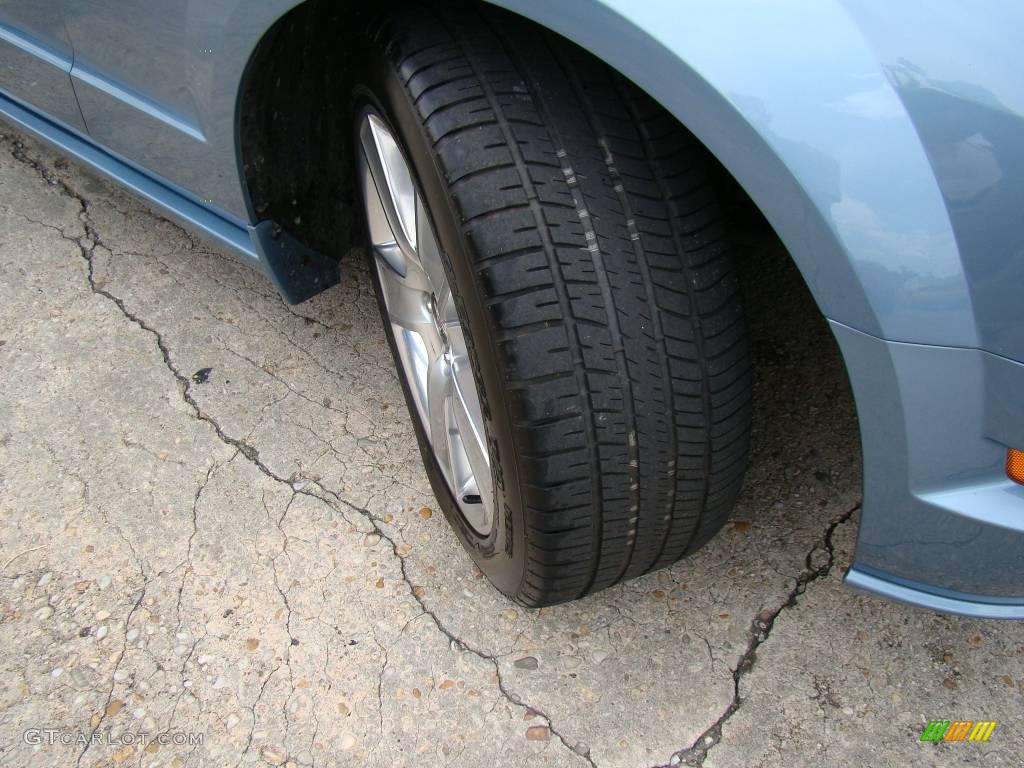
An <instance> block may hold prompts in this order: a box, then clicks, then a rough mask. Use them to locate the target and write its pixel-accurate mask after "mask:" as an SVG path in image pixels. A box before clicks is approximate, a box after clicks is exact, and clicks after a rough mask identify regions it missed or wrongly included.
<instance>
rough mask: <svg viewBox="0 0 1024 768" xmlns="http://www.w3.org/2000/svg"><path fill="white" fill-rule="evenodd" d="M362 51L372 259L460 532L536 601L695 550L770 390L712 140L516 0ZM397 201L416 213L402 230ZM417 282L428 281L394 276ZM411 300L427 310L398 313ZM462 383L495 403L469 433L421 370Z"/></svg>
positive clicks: (725, 496) (726, 495)
mask: <svg viewBox="0 0 1024 768" xmlns="http://www.w3.org/2000/svg"><path fill="white" fill-rule="evenodd" d="M355 59H356V60H358V61H359V62H361V63H360V65H359V72H358V73H357V80H356V82H357V85H356V87H355V89H354V98H353V113H354V115H355V136H356V154H357V159H358V161H359V163H360V168H361V179H362V182H361V185H360V187H361V190H362V193H363V197H364V202H365V207H366V211H367V217H368V219H369V220H368V222H367V229H368V231H369V233H370V235H371V241H372V242H371V247H370V248H369V250H370V253H371V256H370V260H371V273H372V274H373V278H374V281H375V285H376V288H377V292H378V296H379V297H380V306H381V311H382V316H383V317H384V320H385V327H386V329H387V336H388V340H389V343H390V345H391V347H392V351H393V352H394V353H395V357H396V361H397V365H398V369H399V373H400V376H399V378H400V379H401V381H402V386H403V389H404V392H405V396H406V399H407V401H408V403H409V408H410V412H411V413H412V416H413V422H414V426H415V431H416V435H417V439H418V441H419V445H420V448H421V452H422V455H423V458H424V462H425V466H426V469H427V474H428V476H429V479H430V481H431V485H432V488H433V490H434V493H435V495H436V496H437V498H438V501H439V504H440V506H441V508H442V509H443V510H444V512H445V514H446V516H447V518H448V520H449V521H450V523H451V525H452V527H453V528H454V530H455V531H456V533H457V534H458V536H459V538H460V540H461V541H462V543H463V545H464V546H465V547H466V549H467V550H468V551H469V552H470V554H471V555H472V557H473V559H474V560H475V562H476V563H477V565H478V566H479V567H480V568H481V570H482V571H483V572H484V573H485V574H486V575H487V576H488V578H489V579H490V580H491V581H492V582H493V583H494V585H495V586H496V587H497V588H498V589H499V590H501V591H502V592H503V593H505V594H506V595H508V596H509V597H511V598H513V599H514V600H516V601H518V602H519V603H522V604H524V605H527V606H543V605H550V604H553V603H558V602H562V601H566V600H571V599H574V598H578V597H581V596H583V595H586V594H588V593H591V592H594V591H596V590H599V589H603V588H605V587H609V586H611V585H613V584H616V583H618V582H620V581H622V580H624V579H629V578H632V577H636V576H639V575H641V574H644V573H647V572H649V571H651V570H653V569H657V568H660V567H663V566H666V565H669V564H671V563H673V562H675V561H676V560H678V559H679V558H681V557H683V556H684V555H687V554H689V553H692V552H693V551H695V550H696V549H698V548H699V547H700V546H702V545H703V544H704V543H705V542H707V541H708V540H709V539H710V538H711V537H712V536H713V535H714V534H715V533H716V532H717V531H718V530H719V528H721V526H722V525H723V524H724V522H725V520H726V518H727V517H728V515H729V513H730V511H731V509H732V507H733V504H734V502H735V499H736V497H737V494H738V493H739V490H740V486H741V482H742V477H743V473H744V470H745V468H746V464H747V451H748V434H749V426H750V412H751V373H750V364H749V356H748V347H747V341H746V334H745V330H744V327H743V321H742V314H741V307H740V300H739V296H738V290H737V284H736V279H735V275H734V271H733V266H732V261H731V257H730V253H729V248H728V242H727V239H726V236H725V232H724V228H723V221H722V214H721V212H720V209H719V206H718V204H717V202H716V198H715V192H714V184H713V173H712V164H713V161H712V160H710V158H709V157H708V155H707V153H706V151H705V150H704V149H703V147H702V146H701V145H700V144H699V143H698V142H697V141H696V140H695V139H694V137H693V136H692V135H690V134H689V133H688V132H687V131H686V130H685V129H683V128H682V127H681V126H680V125H679V124H678V123H677V122H676V121H675V120H674V119H673V118H672V117H671V116H670V115H669V114H668V113H667V112H665V110H663V109H662V108H661V107H659V106H658V105H657V104H656V103H655V102H653V101H652V100H651V99H650V98H648V97H647V96H645V95H644V94H643V93H641V92H639V91H638V89H637V88H635V87H634V86H632V85H631V84H630V83H629V82H627V81H626V80H624V79H623V78H621V77H620V76H618V75H617V74H615V73H613V72H612V71H611V70H609V69H608V68H607V67H606V66H604V65H603V64H602V63H600V62H598V61H597V60H596V59H594V58H593V57H591V56H590V55H588V54H587V53H585V52H584V51H582V50H581V49H579V48H577V47H575V46H573V45H572V44H569V43H567V42H566V41H564V40H562V39H560V38H557V37H555V36H553V35H550V34H547V33H542V32H540V31H539V30H538V29H537V28H536V27H533V26H531V25H530V24H529V23H527V22H524V21H522V20H519V19H518V18H517V17H514V16H512V15H511V14H507V13H505V12H499V11H493V12H492V11H489V10H473V9H470V8H463V7H456V6H453V5H447V6H440V5H439V6H438V7H436V8H435V7H431V6H413V7H409V8H403V9H402V11H401V12H400V13H395V14H392V15H391V16H389V17H388V18H386V19H380V20H378V21H376V22H374V23H373V24H372V25H370V29H369V30H368V31H367V32H366V34H365V37H364V39H363V42H362V44H361V49H360V50H359V51H358V52H357V54H356V56H355ZM368 126H369V127H368ZM368 131H369V133H370V134H372V135H371V137H370V139H371V140H370V141H369V143H367V132H368ZM375 132H376V133H375ZM374 136H376V138H374ZM388 137H390V138H388ZM381 142H383V143H384V144H386V145H387V146H386V147H384V148H383V149H382V147H381V145H380V143H381ZM391 143H393V144H394V146H391ZM375 152H376V153H377V157H376V158H374V157H373V155H374V153H375ZM396 152H397V154H396ZM381 153H383V155H382V154H381ZM381 157H384V160H381ZM386 162H393V163H395V168H392V169H391V170H388V169H387V168H385V167H384V164H385V163H386ZM401 162H404V164H405V166H406V170H405V171H402V170H401V169H400V168H398V165H399V164H400V163H401ZM371 166H372V167H371ZM374 168H375V169H376V173H375V172H374ZM382 169H383V170H382ZM396 169H397V170H396ZM389 174H390V175H389ZM399 176H401V177H402V178H401V179H399V180H398V181H396V179H397V177H399ZM406 176H408V178H405V177H406ZM399 182H400V183H399ZM389 185H392V186H395V185H397V186H396V188H395V189H392V188H390V187H389ZM403 185H404V186H403ZM380 187H383V190H382V189H379V188H380ZM403 189H404V190H405V191H404V192H403ZM409 189H412V190H413V193H412V194H413V196H414V201H413V202H410V199H409V197H408V190H409ZM375 194H376V195H377V196H378V197H377V198H374V197H373V195H375ZM403 195H405V197H403ZM389 197H391V198H392V199H391V200H390V202H387V198H389ZM382 201H383V202H382ZM410 206H411V207H410ZM399 209H403V210H405V211H406V213H407V216H406V218H409V215H408V211H410V210H412V211H414V212H415V215H414V216H412V218H414V219H415V221H416V223H415V224H412V225H411V229H410V232H406V233H405V235H403V234H401V232H402V227H403V226H404V227H406V228H407V229H409V228H410V224H409V222H406V223H405V224H403V220H402V215H401V212H400V210H399ZM389 212H390V214H389ZM382 215H383V216H384V218H385V219H387V221H386V222H385V223H386V224H388V226H391V227H392V228H393V231H392V232H391V234H390V235H388V234H387V232H386V231H383V230H381V226H383V225H382V223H381V222H382V221H383V219H381V216H382ZM389 215H390V218H388V216H389ZM374 217H376V223H375V221H374V220H373V219H374ZM375 226H376V230H377V233H376V237H374V232H373V230H374V227H375ZM420 228H423V229H422V232H421V231H420ZM428 230H429V231H428ZM382 231H383V234H381V233H382ZM396 231H397V232H398V234H396ZM413 231H415V240H416V242H417V244H418V247H419V248H420V249H421V250H423V251H424V254H425V253H426V251H427V250H430V254H431V255H430V258H431V259H439V261H438V262H437V263H434V266H433V267H430V268H428V267H422V266H417V267H415V269H414V268H413V267H409V266H408V265H409V264H413V262H417V263H418V262H419V261H422V262H423V264H426V263H427V256H426V255H423V254H418V255H416V256H414V257H413V256H410V255H409V254H405V255H403V254H402V253H401V251H402V245H403V242H404V245H405V247H406V249H407V250H408V249H409V242H408V241H409V240H411V239H413V236H412V234H410V233H411V232H413ZM424 233H426V234H424ZM406 235H408V237H406ZM389 236H390V237H391V240H393V241H395V242H390V241H388V237H389ZM429 236H433V238H434V245H433V246H430V245H429V243H428V240H429ZM399 241H403V242H399ZM395 247H397V248H398V250H397V251H395V250H394V248H395ZM389 249H391V250H389ZM413 250H415V249H413ZM435 250H436V253H434V251H435ZM403 259H404V260H405V261H403ZM396 262H397V263H400V267H401V264H405V265H406V266H405V267H401V268H398V267H396V266H395V263H396ZM438 263H439V264H441V265H442V267H443V270H441V268H440V267H438V266H437V264H438ZM402 268H404V269H406V270H407V273H406V275H405V276H404V277H403V276H402V275H401V274H400V272H401V269H402ZM409 270H412V271H409ZM420 272H422V273H423V274H426V273H427V272H431V273H432V274H434V277H433V278H430V279H427V278H424V277H423V274H420ZM414 273H415V274H414ZM417 275H418V276H417ZM431 279H432V280H435V281H436V283H437V285H442V284H444V286H445V288H444V290H448V289H450V291H451V297H450V300H451V303H450V304H449V303H448V302H447V300H442V298H440V297H439V296H437V295H436V292H432V291H433V288H432V287H431V286H433V285H434V283H432V282H431ZM402 281H406V282H407V283H410V284H415V285H414V289H415V290H420V292H421V293H422V297H420V298H417V297H416V295H414V294H412V298H411V299H410V298H409V297H408V296H407V295H406V294H401V295H399V294H398V293H395V291H398V290H399V289H397V288H394V285H393V284H395V283H396V282H397V283H401V282H402ZM417 286H418V287H417ZM405 288H408V286H405ZM405 288H403V289H402V290H405ZM388 291H392V293H391V294H389V293H388ZM389 296H391V298H390V299H389ZM395 296H398V298H394V297H395ZM389 301H390V302H391V305H392V306H391V309H389ZM421 301H422V303H423V304H424V305H425V308H424V307H420V306H419V304H418V302H421ZM442 303H444V305H445V308H444V310H443V311H442V310H439V309H438V307H439V306H440V305H441V304H442ZM406 304H408V305H409V306H412V307H413V309H412V310H406V309H402V312H405V314H406V315H409V316H414V317H413V319H412V320H409V319H408V318H399V322H396V318H395V306H401V307H405V306H406ZM431 323H433V329H431V328H430V324H431ZM446 324H447V325H446ZM410 326H413V327H412V328H410ZM417 328H418V329H420V330H416V329H417ZM424 328H425V329H426V330H423V329H424ZM446 328H447V329H448V330H446ZM451 329H454V331H452V330H451ZM421 331H422V333H421ZM451 333H458V334H461V336H460V337H459V344H460V345H461V346H459V349H458V350H457V352H456V351H453V350H455V347H456V343H455V341H453V337H452V335H451ZM410 334H411V336H410ZM417 334H419V335H421V336H423V338H421V339H419V340H417V339H416V338H415V336H416V335H417ZM431 334H438V336H437V338H433V337H432V338H433V341H431V340H429V339H427V340H426V341H424V339H425V338H426V336H429V335H431ZM438 339H441V340H440V341H438ZM417 345H419V346H417ZM446 345H447V346H446ZM421 347H422V348H424V349H428V351H429V350H433V352H430V353H429V354H428V355H427V357H430V359H431V360H434V359H436V358H437V355H438V354H444V355H447V357H446V358H445V361H446V362H444V363H443V364H444V365H448V366H449V369H448V370H449V375H450V378H451V380H452V381H454V382H455V383H454V384H451V385H449V387H448V389H444V388H442V387H441V386H440V385H437V386H434V385H429V382H428V386H426V387H425V388H424V386H421V385H422V382H421V381H420V379H419V378H417V376H419V375H420V374H419V373H416V371H417V370H419V369H415V370H414V368H410V367H409V366H410V365H413V364H412V363H410V362H409V361H410V360H412V359H419V358H417V355H418V354H419V352H418V351H417V350H419V349H420V348H421ZM438 349H444V350H447V351H444V352H443V353H442V352H438ZM452 361H457V362H452ZM421 362H422V361H421ZM417 364H418V363H417ZM427 366H428V368H429V370H428V372H427V374H426V375H427V377H428V379H429V380H430V381H433V380H434V379H431V378H430V377H431V376H433V377H434V378H437V375H435V374H434V373H431V371H434V370H435V369H436V366H435V364H434V363H433V362H430V361H428V362H427ZM432 366H433V367H432ZM410 371H412V373H410ZM451 371H456V372H455V373H451ZM438 380H439V379H438ZM460 381H461V382H462V384H463V391H464V390H465V384H466V382H467V381H468V382H471V384H472V385H473V386H474V387H475V396H476V401H475V402H476V403H477V405H478V411H477V418H478V419H479V420H480V423H481V424H482V429H480V430H479V434H477V431H476V428H474V429H473V430H469V431H468V432H467V433H466V434H469V435H470V438H466V437H465V436H463V437H459V436H458V435H457V434H456V432H457V431H458V430H457V429H455V431H452V429H454V428H452V429H449V427H450V425H451V424H454V425H455V427H456V428H457V427H459V425H462V426H465V424H470V423H471V422H472V418H469V417H467V416H466V414H468V413H470V410H471V409H470V407H469V406H468V405H466V404H465V403H462V404H461V405H460V404H458V403H456V404H455V405H450V406H449V405H447V404H446V405H445V406H444V408H440V407H437V408H435V405H436V399H435V400H434V401H431V400H430V398H429V397H428V398H427V402H428V404H427V405H426V406H423V397H422V392H420V390H424V391H430V390H431V386H434V389H433V390H432V391H435V392H438V393H440V392H449V393H450V392H452V391H457V390H459V387H458V383H459V382H460ZM418 392H420V395H418V394H417V393H418ZM438 397H440V395H438ZM451 397H452V398H456V399H457V396H454V395H451ZM418 398H419V399H418ZM445 402H446V403H448V401H447V400H446V401H445ZM432 403H433V404H432ZM460 409H461V410H460ZM442 412H443V413H444V414H447V416H444V418H442V419H441V420H440V421H435V422H432V419H433V418H434V416H433V415H434V414H435V413H442ZM460 412H461V413H462V414H463V416H462V419H461V421H460V420H459V413H460ZM452 414H455V415H454V416H452ZM445 419H448V420H449V421H446V420H445ZM444 424H449V427H445V426H442V425H444ZM478 426H479V425H478ZM446 429H447V430H448V431H447V432H446V431H445V430H446ZM432 434H436V435H438V436H439V437H438V440H437V441H432V439H431V435H432ZM442 436H444V437H443V439H442ZM474 436H475V437H478V438H479V442H478V443H474V445H475V446H476V447H473V446H472V445H471V443H473V439H474ZM460 441H461V442H460ZM438 442H445V448H444V451H447V453H443V452H440V453H439V450H438V449H437V448H436V445H435V443H438ZM459 445H461V446H462V449H463V452H464V454H465V456H467V457H470V459H472V456H471V454H473V452H474V451H477V453H476V454H475V455H476V458H477V461H476V464H475V465H473V466H474V467H476V469H475V470H473V471H472V472H471V476H472V477H471V480H472V482H469V483H468V484H467V483H463V482H462V480H461V479H458V480H456V479H453V478H462V477H463V475H464V474H465V473H463V475H460V474H459V470H458V466H459V463H458V457H457V456H456V454H457V450H456V449H457V448H458V446H459ZM453 446H455V448H453ZM481 446H482V448H481ZM441 453H443V455H441ZM453 456H454V457H455V458H453ZM484 460H486V464H484V463H483V461H484ZM446 461H448V463H449V464H450V465H451V466H449V467H448V468H447V469H446V466H445V462H446ZM469 464H470V465H472V464H473V462H472V460H470V462H469ZM452 467H455V468H454V469H453V468H452ZM481 468H485V469H481ZM471 469H472V467H471ZM488 473H489V475H490V476H489V477H486V475H487V474H488ZM460 483H461V485H460ZM456 485H458V486H459V488H460V489H461V488H463V487H468V488H470V489H473V488H475V489H477V494H476V495H474V494H473V493H472V492H469V493H467V494H466V495H465V496H463V497H460V496H459V494H460V493H463V491H462V490H453V489H455V488H456ZM481 494H483V498H481ZM467 499H468V502H467ZM488 502H490V505H491V508H490V518H489V522H488V521H487V519H486V518H487V510H484V509H482V507H483V506H484V505H486V504H487V503H488ZM473 504H480V505H481V508H477V507H475V506H472V505H473Z"/></svg>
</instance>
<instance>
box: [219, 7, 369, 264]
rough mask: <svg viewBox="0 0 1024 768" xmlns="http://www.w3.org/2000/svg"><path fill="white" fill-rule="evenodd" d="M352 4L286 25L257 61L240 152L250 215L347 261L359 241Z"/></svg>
mask: <svg viewBox="0 0 1024 768" xmlns="http://www.w3.org/2000/svg"><path fill="white" fill-rule="evenodd" d="M352 17H353V11H352V10H351V8H349V7H348V5H347V4H346V5H345V6H343V7H339V5H338V4H335V3H332V2H329V1H328V0H307V2H304V3H302V4H301V5H299V6H297V7H296V8H294V9H292V10H291V11H289V12H288V13H287V14H285V15H284V16H283V17H281V18H280V19H279V20H278V21H277V22H276V23H275V24H274V26H273V27H271V29H270V30H269V31H268V32H267V33H266V34H265V35H264V36H263V38H262V39H261V40H260V43H259V45H258V46H257V48H256V50H255V52H254V53H253V55H252V57H251V58H250V60H249V64H248V66H247V68H246V73H245V77H244V78H243V81H242V91H241V94H240V97H239V120H238V130H239V140H238V145H239V151H240V155H241V156H240V160H241V167H242V171H243V173H244V177H245V186H246V192H247V196H248V202H249V206H250V210H251V212H252V213H253V214H254V215H255V218H256V219H257V220H261V221H262V220H271V221H274V222H276V223H277V224H278V225H279V226H280V227H282V228H283V229H284V230H285V231H287V232H288V233H289V234H290V235H292V236H293V237H295V238H296V239H297V240H299V241H300V242H301V243H302V244H303V245H305V246H307V247H309V248H311V249H313V250H315V251H318V252H320V253H322V254H324V255H325V256H328V257H331V258H334V259H339V258H340V257H341V256H342V255H344V253H345V252H346V251H347V250H348V247H349V245H350V244H351V243H352V242H353V240H354V239H355V238H354V235H355V234H356V233H355V232H354V231H353V229H354V226H356V225H355V217H354V216H353V213H352V212H353V204H352V203H353V187H352V183H351V178H352V157H351V146H350V145H351V142H350V141H349V131H350V126H349V123H348V94H349V90H350V88H349V72H350V69H351V68H350V65H349V61H348V55H347V54H348V48H349V46H347V45H345V44H344V41H343V39H339V38H344V37H345V34H346V31H347V30H350V29H351V28H352V24H353V18H352Z"/></svg>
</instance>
